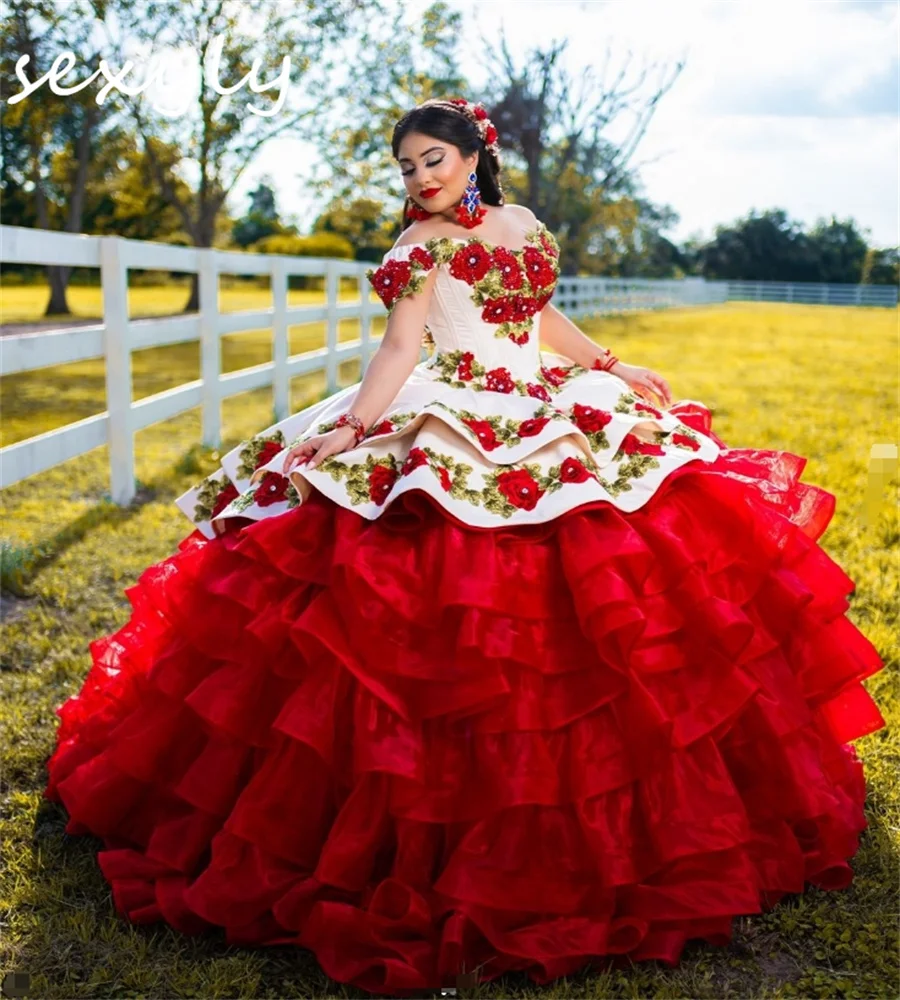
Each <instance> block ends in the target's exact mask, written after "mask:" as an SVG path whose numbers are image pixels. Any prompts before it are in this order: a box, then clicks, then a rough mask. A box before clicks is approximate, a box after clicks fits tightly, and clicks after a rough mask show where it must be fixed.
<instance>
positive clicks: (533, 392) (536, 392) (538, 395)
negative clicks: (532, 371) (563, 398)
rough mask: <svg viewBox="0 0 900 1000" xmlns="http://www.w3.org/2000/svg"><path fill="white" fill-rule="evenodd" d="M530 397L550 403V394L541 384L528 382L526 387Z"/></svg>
mask: <svg viewBox="0 0 900 1000" xmlns="http://www.w3.org/2000/svg"><path fill="white" fill-rule="evenodd" d="M525 388H526V389H527V390H528V395H529V396H533V397H534V398H535V399H542V400H543V401H544V402H545V403H549V402H550V393H549V392H547V390H546V389H545V388H544V386H542V385H541V384H540V382H528V383H526V385H525Z"/></svg>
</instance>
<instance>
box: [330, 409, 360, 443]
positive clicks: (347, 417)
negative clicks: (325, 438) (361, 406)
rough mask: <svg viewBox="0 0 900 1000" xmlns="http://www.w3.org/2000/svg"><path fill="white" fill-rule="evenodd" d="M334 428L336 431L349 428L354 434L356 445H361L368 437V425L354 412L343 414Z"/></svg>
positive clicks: (347, 411) (349, 411) (348, 411)
mask: <svg viewBox="0 0 900 1000" xmlns="http://www.w3.org/2000/svg"><path fill="white" fill-rule="evenodd" d="M334 427H335V430H337V428H338V427H348V428H349V429H350V430H351V432H352V433H353V437H354V439H355V443H356V444H359V442H360V441H362V439H363V438H364V437H365V436H366V425H365V424H364V423H363V421H362V419H361V418H360V417H358V416H357V415H356V414H355V413H354V412H353V411H352V410H346V411H345V412H344V413H342V414H341V415H340V416H339V417H338V418H337V420H336V421H335V423H334Z"/></svg>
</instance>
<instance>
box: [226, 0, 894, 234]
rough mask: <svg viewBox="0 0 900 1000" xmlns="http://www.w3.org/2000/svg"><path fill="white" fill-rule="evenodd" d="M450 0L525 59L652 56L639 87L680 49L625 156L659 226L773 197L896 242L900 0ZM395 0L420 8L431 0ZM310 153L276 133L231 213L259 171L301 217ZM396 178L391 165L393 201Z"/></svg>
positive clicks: (677, 230)
mask: <svg viewBox="0 0 900 1000" xmlns="http://www.w3.org/2000/svg"><path fill="white" fill-rule="evenodd" d="M451 3H452V5H453V6H455V7H457V8H459V9H460V10H461V11H462V12H463V14H464V16H465V19H466V20H465V23H466V25H467V26H471V27H472V28H473V30H474V31H475V35H474V38H477V37H478V35H479V34H485V35H487V36H488V37H491V38H498V37H499V35H500V32H501V28H502V29H503V30H504V31H505V35H506V38H507V41H508V46H509V49H510V51H511V52H512V53H513V54H514V55H515V54H516V53H517V52H518V53H521V57H522V58H524V55H525V53H526V52H527V51H528V50H529V49H531V48H533V47H535V46H539V45H540V46H546V45H547V43H548V42H549V41H551V40H557V41H561V40H563V39H568V43H569V44H568V47H567V49H566V56H565V58H566V60H567V65H568V67H569V69H570V70H571V71H572V72H573V73H575V74H577V72H578V71H579V70H580V69H582V68H584V67H588V66H590V67H592V69H593V72H594V73H595V74H596V75H597V76H599V77H600V78H601V79H607V80H609V79H612V78H613V77H614V76H615V75H616V74H617V73H619V72H623V73H624V80H623V83H624V84H626V85H627V84H629V83H631V84H633V83H636V81H637V77H638V74H639V73H640V71H641V70H642V69H649V68H650V67H652V66H654V65H655V66H656V67H657V71H656V72H653V71H651V72H649V73H648V74H647V76H648V80H647V83H646V87H647V88H648V89H649V88H650V87H652V86H653V84H654V81H658V80H660V79H662V78H665V79H670V78H671V74H672V71H673V67H674V65H675V63H676V62H677V61H679V60H684V61H685V64H686V65H685V67H684V69H683V70H682V71H681V73H680V74H678V76H677V78H676V80H675V82H674V84H673V86H672V87H671V88H670V89H669V90H668V91H667V93H666V94H665V95H664V96H663V97H662V99H661V101H660V103H659V106H658V107H657V109H656V111H655V112H654V114H653V117H652V118H651V120H650V123H649V125H648V127H647V130H646V132H645V134H644V137H643V139H642V140H641V143H640V144H639V146H638V148H637V150H636V152H635V155H634V157H633V158H632V161H631V162H632V165H633V166H635V165H639V170H638V175H639V177H640V179H641V181H642V182H643V188H642V191H641V193H642V195H643V196H644V197H646V198H648V199H649V200H650V201H652V202H654V203H656V204H659V205H668V206H669V207H670V208H671V209H673V210H674V211H675V212H676V213H677V214H678V216H680V222H679V223H678V224H677V225H676V226H675V227H673V228H671V229H669V230H667V231H666V233H665V235H666V236H668V237H669V238H670V239H672V240H674V241H675V242H681V241H683V240H684V239H686V238H687V237H689V236H695V237H699V238H701V239H709V238H712V236H713V235H714V230H715V226H716V225H719V224H729V223H731V222H734V221H735V220H736V219H738V218H740V217H743V216H746V215H747V214H748V213H749V212H750V211H751V210H756V211H757V212H762V211H765V210H767V209H773V208H781V209H783V210H784V211H786V212H787V213H788V215H789V216H790V218H791V219H794V220H797V221H799V222H801V223H802V224H803V225H804V226H811V225H813V224H814V223H815V222H816V221H817V220H818V219H819V218H822V217H824V218H826V219H830V217H831V216H832V215H834V216H836V217H837V218H838V219H845V218H848V217H849V218H853V219H854V220H855V221H856V223H857V224H858V226H859V227H860V229H861V230H862V231H863V232H864V234H866V235H867V236H868V238H869V240H870V242H871V243H872V244H873V245H875V246H879V247H887V246H897V245H900V0H677V2H673V0H595V2H585V0H571V2H570V0H451ZM404 6H405V8H406V10H407V11H408V15H407V16H408V17H410V18H415V17H418V16H420V15H421V12H422V11H424V10H425V9H426V7H427V6H428V3H427V0H404ZM474 38H473V40H474ZM463 48H466V49H467V51H466V53H465V54H464V57H463V58H464V61H463V63H462V66H461V69H462V70H463V72H464V74H465V75H466V77H467V78H468V79H469V80H470V81H471V83H472V85H473V87H474V88H475V89H476V92H477V88H478V86H479V84H480V83H481V82H482V80H483V79H484V69H483V67H482V66H481V64H480V61H479V58H480V57H479V49H478V46H476V45H472V46H470V47H465V46H464V47H463ZM607 51H608V52H609V59H608V60H607V58H606V53H607ZM626 63H627V68H626ZM486 103H488V104H489V102H487V101H486ZM633 124H634V122H633V119H627V118H621V119H619V120H617V121H616V122H614V123H613V124H612V125H611V126H610V129H609V131H608V132H607V135H608V137H609V138H610V139H611V140H613V141H616V140H619V139H622V138H624V136H625V135H626V134H627V133H628V130H629V129H630V128H631V127H632V126H633ZM313 155H314V154H313V153H312V151H311V150H310V149H308V148H307V147H305V146H304V144H303V143H301V142H299V141H296V140H290V139H283V140H282V139H275V140H271V141H270V142H269V143H268V144H267V145H266V147H265V148H264V149H263V151H262V152H261V154H260V155H259V157H258V158H257V160H256V161H255V162H254V164H253V165H252V166H251V167H250V168H248V170H247V172H246V173H245V175H244V177H243V178H242V179H241V183H240V185H239V187H237V188H236V189H235V191H234V192H233V197H232V199H231V200H230V206H231V209H232V212H237V213H239V212H241V211H243V210H244V209H245V208H246V194H247V192H248V191H249V190H250V189H251V188H252V187H254V186H255V184H256V182H257V181H258V180H259V179H260V178H261V177H266V176H267V177H268V178H270V179H271V181H272V183H273V185H274V187H275V189H276V199H277V204H278V208H279V211H280V212H281V214H282V216H283V217H286V218H291V219H293V220H294V221H296V222H297V223H298V225H299V226H300V227H301V229H304V230H305V229H307V227H308V226H309V225H310V223H311V222H312V219H313V216H314V214H315V211H316V206H314V205H312V204H311V203H310V202H309V201H308V200H306V199H304V197H303V194H302V191H303V184H302V175H303V171H304V170H305V169H308V167H309V165H310V163H311V157H312V156H313ZM298 168H299V172H298ZM401 192H402V186H401V185H400V181H399V177H398V182H397V193H398V204H399V200H400V198H401Z"/></svg>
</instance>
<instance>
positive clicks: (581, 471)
mask: <svg viewBox="0 0 900 1000" xmlns="http://www.w3.org/2000/svg"><path fill="white" fill-rule="evenodd" d="M594 478H596V477H595V476H594V475H593V473H591V472H588V470H587V469H586V468H585V467H584V466H583V465H582V464H581V462H579V461H578V459H577V458H567V459H566V460H565V461H564V462H563V464H562V465H561V466H560V467H559V480H560V482H562V483H583V482H584V481H585V480H586V479H594Z"/></svg>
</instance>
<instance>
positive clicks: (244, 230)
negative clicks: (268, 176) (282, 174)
mask: <svg viewBox="0 0 900 1000" xmlns="http://www.w3.org/2000/svg"><path fill="white" fill-rule="evenodd" d="M296 231H297V227H296V226H286V225H284V223H282V221H281V219H280V218H279V217H278V210H277V209H276V207H275V192H274V191H273V190H272V188H271V186H270V185H269V184H266V183H263V182H260V183H259V184H258V185H257V186H256V188H254V190H253V191H251V192H250V208H249V210H248V212H247V214H246V215H245V216H243V217H242V218H240V219H238V220H237V221H236V222H235V223H234V226H233V227H232V229H231V237H232V239H233V240H234V242H235V243H236V244H237V246H239V247H249V246H251V245H252V244H254V243H257V242H258V241H259V240H261V239H262V238H263V237H264V236H273V235H275V234H291V233H296Z"/></svg>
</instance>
